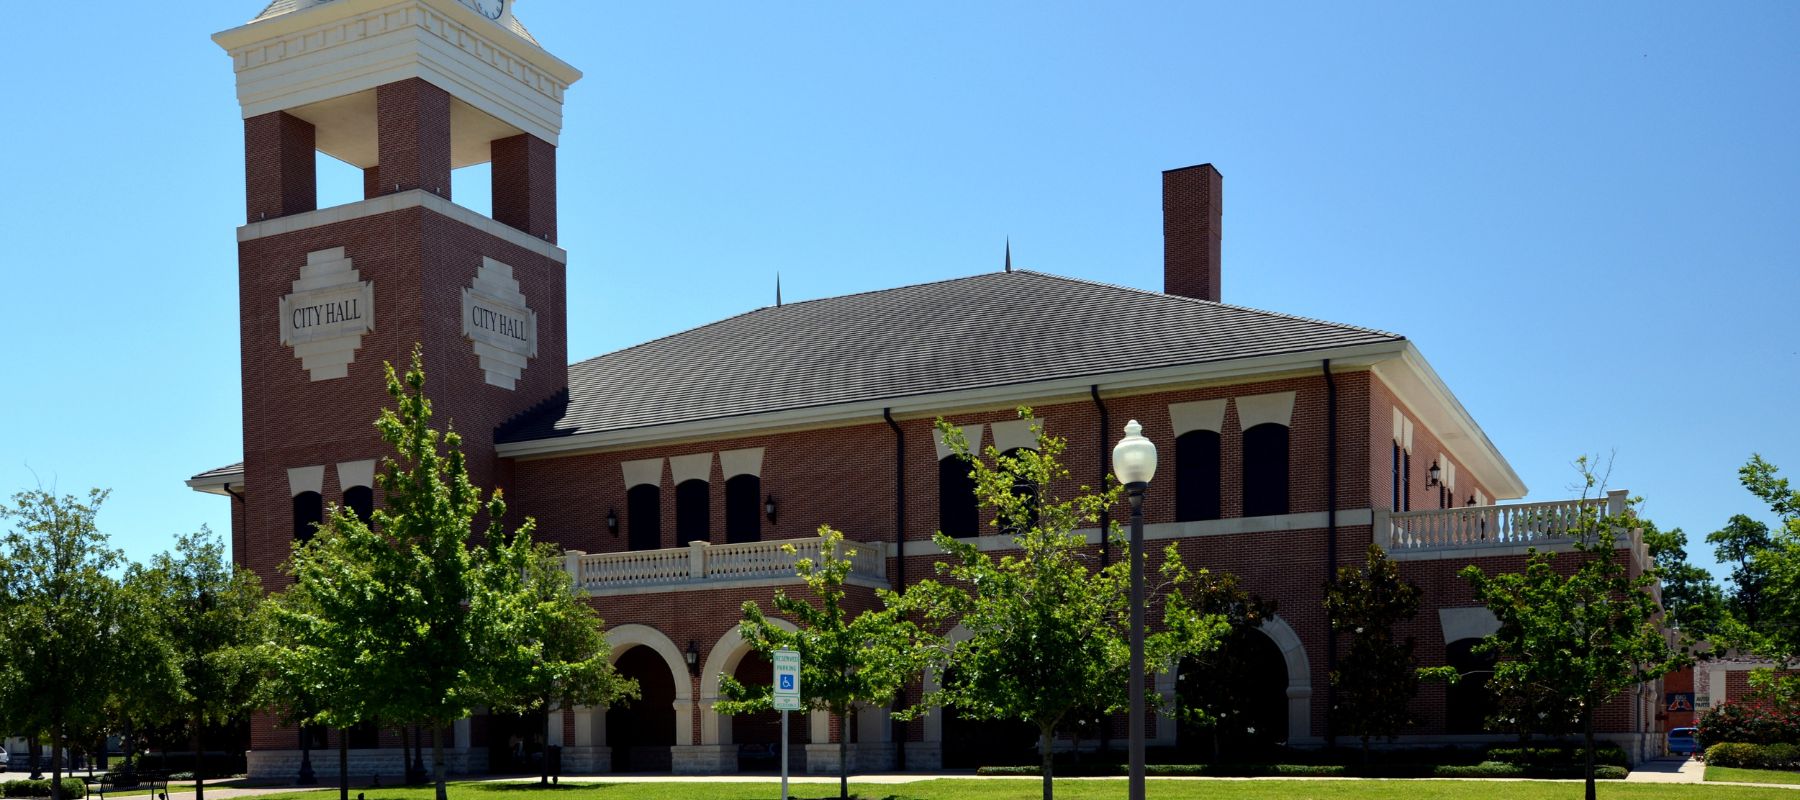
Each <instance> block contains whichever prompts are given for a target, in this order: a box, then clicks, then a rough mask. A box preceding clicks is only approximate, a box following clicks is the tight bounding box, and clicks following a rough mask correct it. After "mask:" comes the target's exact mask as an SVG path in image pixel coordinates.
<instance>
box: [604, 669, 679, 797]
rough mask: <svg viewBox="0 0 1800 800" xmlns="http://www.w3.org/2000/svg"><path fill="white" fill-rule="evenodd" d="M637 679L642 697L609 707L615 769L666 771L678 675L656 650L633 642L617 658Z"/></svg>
mask: <svg viewBox="0 0 1800 800" xmlns="http://www.w3.org/2000/svg"><path fill="white" fill-rule="evenodd" d="M614 666H615V667H617V668H618V670H619V674H621V675H623V676H625V677H627V678H633V679H636V680H637V682H638V692H639V697H638V699H636V700H630V701H626V702H623V703H620V704H618V705H614V706H611V707H609V708H607V710H606V739H607V745H608V746H609V747H611V748H612V763H613V771H614V772H667V771H668V770H669V769H670V764H671V762H670V759H669V748H670V747H672V746H674V744H675V723H676V720H675V677H674V676H673V675H671V674H670V673H669V665H668V663H667V662H665V661H663V657H662V656H661V655H660V654H658V653H657V652H656V651H655V650H652V649H650V648H648V647H644V646H642V645H637V646H633V647H632V648H631V649H629V650H626V651H625V652H624V653H622V654H621V655H620V656H619V659H618V661H616V662H614Z"/></svg>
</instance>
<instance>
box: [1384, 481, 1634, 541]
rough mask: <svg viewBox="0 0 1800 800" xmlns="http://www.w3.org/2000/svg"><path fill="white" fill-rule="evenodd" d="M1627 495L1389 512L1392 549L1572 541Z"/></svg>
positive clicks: (1615, 509)
mask: <svg viewBox="0 0 1800 800" xmlns="http://www.w3.org/2000/svg"><path fill="white" fill-rule="evenodd" d="M1624 510H1625V492H1623V491H1616V492H1608V493H1607V496H1606V497H1594V498H1588V499H1585V500H1556V501H1551V502H1548V503H1515V504H1509V505H1499V506H1468V507H1465V508H1446V509H1431V510H1428V511H1396V512H1384V513H1383V514H1381V515H1379V517H1378V520H1377V521H1378V524H1379V521H1380V518H1385V519H1386V528H1387V548H1388V550H1390V551H1400V552H1404V551H1410V550H1459V549H1466V548H1480V547H1518V546H1530V545H1542V544H1547V543H1551V542H1559V541H1568V540H1569V533H1570V531H1572V530H1575V529H1576V527H1577V526H1578V525H1579V524H1580V522H1581V519H1582V516H1583V515H1584V514H1585V515H1588V516H1589V517H1590V518H1592V516H1593V515H1594V514H1596V513H1605V514H1619V513H1623V512H1624Z"/></svg>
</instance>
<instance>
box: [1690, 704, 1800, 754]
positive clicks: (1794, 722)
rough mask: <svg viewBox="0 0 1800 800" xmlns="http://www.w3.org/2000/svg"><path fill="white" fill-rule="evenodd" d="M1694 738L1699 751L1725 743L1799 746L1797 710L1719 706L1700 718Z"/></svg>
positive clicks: (1799, 714)
mask: <svg viewBox="0 0 1800 800" xmlns="http://www.w3.org/2000/svg"><path fill="white" fill-rule="evenodd" d="M1694 738H1695V740H1697V741H1698V742H1699V743H1700V747H1701V748H1702V749H1710V748H1711V747H1712V746H1713V745H1716V744H1723V743H1727V742H1731V743H1738V744H1780V743H1787V744H1800V708H1786V709H1784V708H1777V707H1775V706H1772V705H1769V704H1767V703H1757V702H1746V701H1733V702H1727V703H1720V704H1718V705H1717V706H1714V707H1713V708H1712V709H1710V710H1708V711H1707V712H1706V714H1705V715H1703V716H1701V717H1700V722H1699V724H1697V725H1696V726H1695V731H1694Z"/></svg>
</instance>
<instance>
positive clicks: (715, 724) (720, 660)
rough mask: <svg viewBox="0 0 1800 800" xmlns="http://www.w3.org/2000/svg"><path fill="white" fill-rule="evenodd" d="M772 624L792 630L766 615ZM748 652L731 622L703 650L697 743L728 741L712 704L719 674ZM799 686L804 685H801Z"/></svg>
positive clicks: (727, 730)
mask: <svg viewBox="0 0 1800 800" xmlns="http://www.w3.org/2000/svg"><path fill="white" fill-rule="evenodd" d="M768 619H769V622H770V623H771V624H773V625H774V626H775V627H777V628H780V629H782V630H784V631H788V632H790V633H792V632H793V631H794V630H796V628H795V627H794V624H793V623H791V622H788V621H787V620H784V619H776V618H774V617H770V618H768ZM749 652H750V645H749V644H747V643H745V642H744V634H743V632H742V631H741V630H739V629H738V626H736V625H733V626H731V628H730V629H728V630H726V631H725V635H724V636H721V637H719V641H717V642H714V643H713V646H712V647H711V648H710V649H708V650H707V652H706V665H705V666H703V667H701V668H700V743H701V744H731V728H730V727H728V726H724V725H720V724H719V713H718V712H716V711H714V710H713V704H714V703H717V702H719V701H720V700H721V699H723V698H722V697H720V695H719V676H720V675H722V674H724V673H727V672H735V671H737V668H738V662H740V661H743V660H744V656H745V655H746V654H748V653H749ZM802 688H803V689H804V688H805V687H802Z"/></svg>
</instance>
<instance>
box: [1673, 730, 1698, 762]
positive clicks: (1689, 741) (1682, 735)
mask: <svg viewBox="0 0 1800 800" xmlns="http://www.w3.org/2000/svg"><path fill="white" fill-rule="evenodd" d="M1669 752H1671V753H1680V754H1682V755H1692V754H1694V753H1698V752H1700V743H1699V742H1698V741H1695V740H1694V729H1693V728H1670V729H1669Z"/></svg>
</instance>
